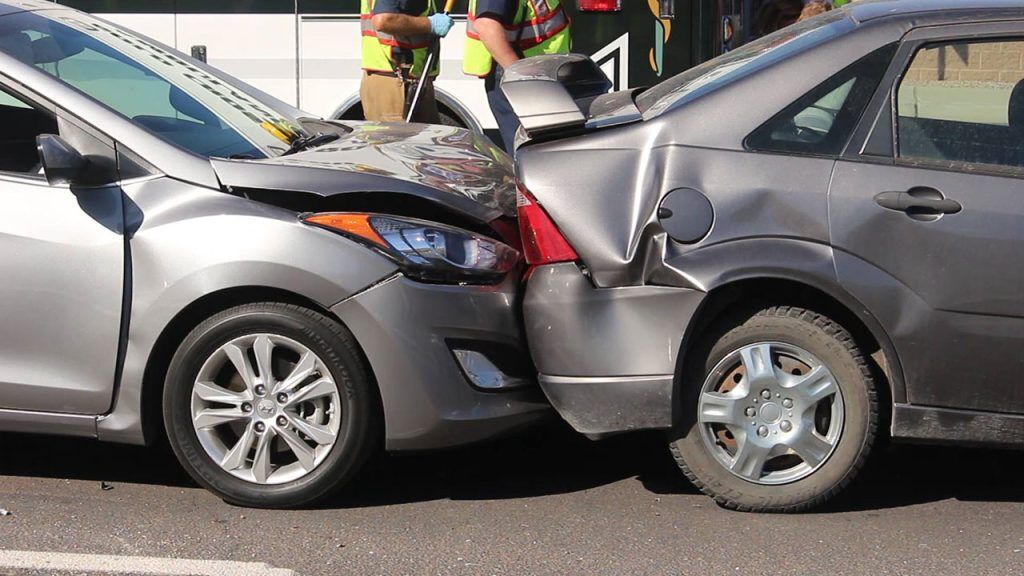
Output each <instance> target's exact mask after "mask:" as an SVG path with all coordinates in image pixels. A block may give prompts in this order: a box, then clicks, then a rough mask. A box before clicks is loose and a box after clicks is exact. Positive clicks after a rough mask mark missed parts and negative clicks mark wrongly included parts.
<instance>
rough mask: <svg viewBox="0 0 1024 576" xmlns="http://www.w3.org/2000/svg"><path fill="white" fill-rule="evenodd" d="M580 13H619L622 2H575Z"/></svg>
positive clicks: (599, 0)
mask: <svg viewBox="0 0 1024 576" xmlns="http://www.w3.org/2000/svg"><path fill="white" fill-rule="evenodd" d="M576 8H577V9H579V11H580V12H620V11H621V10H622V0H576Z"/></svg>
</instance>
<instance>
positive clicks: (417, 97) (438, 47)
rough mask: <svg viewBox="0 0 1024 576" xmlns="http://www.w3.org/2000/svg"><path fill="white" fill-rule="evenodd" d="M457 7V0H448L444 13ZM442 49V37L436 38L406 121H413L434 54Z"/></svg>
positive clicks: (432, 63) (428, 54) (417, 84)
mask: <svg viewBox="0 0 1024 576" xmlns="http://www.w3.org/2000/svg"><path fill="white" fill-rule="evenodd" d="M453 8H455V0H448V1H447V2H445V5H444V13H445V14H448V13H449V12H451V11H452V9H453ZM440 51H441V39H440V38H438V39H437V40H435V43H434V45H433V46H431V47H430V52H429V53H427V61H426V62H425V64H424V66H423V73H422V74H420V81H419V82H417V83H416V93H415V94H413V97H412V104H411V105H409V112H408V113H407V115H406V117H405V121H406V122H412V115H413V114H414V113H415V112H416V104H419V101H420V94H421V93H423V83H424V81H425V80H426V79H427V78H428V76H429V75H430V67H431V66H433V65H434V54H436V53H437V52H440Z"/></svg>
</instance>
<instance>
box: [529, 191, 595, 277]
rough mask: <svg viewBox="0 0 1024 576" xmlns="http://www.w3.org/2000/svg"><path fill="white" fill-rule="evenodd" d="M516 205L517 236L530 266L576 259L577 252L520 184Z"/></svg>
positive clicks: (577, 258)
mask: <svg viewBox="0 0 1024 576" xmlns="http://www.w3.org/2000/svg"><path fill="white" fill-rule="evenodd" d="M516 204H517V206H518V208H519V233H520V236H522V241H523V254H524V255H525V256H526V261H527V262H528V263H529V264H530V265H532V266H540V265H542V264H554V263H556V262H575V261H576V260H579V256H577V255H576V251H575V250H573V248H572V246H570V245H569V242H568V241H567V240H566V239H565V236H562V233H561V232H559V231H558V227H556V226H555V223H554V222H552V221H551V217H550V216H548V214H547V212H545V211H544V209H543V208H541V207H540V204H537V199H536V198H534V197H533V196H532V195H531V194H530V193H529V192H528V191H527V190H526V188H523V187H522V185H520V186H519V190H518V192H517V193H516Z"/></svg>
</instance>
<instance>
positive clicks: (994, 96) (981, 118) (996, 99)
mask: <svg viewBox="0 0 1024 576" xmlns="http://www.w3.org/2000/svg"><path fill="white" fill-rule="evenodd" d="M1021 80H1024V42H979V43H977V44H961V45H956V46H943V47H940V48H930V49H926V50H922V51H920V52H918V53H917V56H916V57H915V58H914V62H913V64H912V65H911V67H910V69H909V70H908V71H907V74H906V76H905V77H904V81H903V83H902V84H901V85H900V90H899V95H898V97H897V100H898V103H899V113H900V115H901V116H908V117H917V118H933V119H938V120H953V121H959V122H976V123H982V124H994V125H1001V126H1005V125H1007V123H1008V119H1009V114H1008V110H1009V104H1010V94H1011V93H1012V92H1013V88H1014V87H1015V86H1016V85H1017V83H1018V82H1020V81H1021Z"/></svg>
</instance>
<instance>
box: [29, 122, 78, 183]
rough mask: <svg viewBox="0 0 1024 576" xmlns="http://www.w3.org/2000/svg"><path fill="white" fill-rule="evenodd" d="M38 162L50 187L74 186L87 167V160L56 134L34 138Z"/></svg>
mask: <svg viewBox="0 0 1024 576" xmlns="http://www.w3.org/2000/svg"><path fill="white" fill-rule="evenodd" d="M36 148H37V149H38V150H39V161H40V162H41V163H42V166H43V174H45V175H46V181H47V182H48V183H49V184H50V185H51V186H58V185H65V184H74V183H76V182H77V181H78V179H79V178H80V176H82V174H83V173H84V172H85V169H86V168H87V167H88V166H89V160H88V159H87V158H85V157H84V156H82V154H81V153H80V152H79V151H78V150H76V149H75V147H74V146H72V145H71V144H68V143H67V141H65V140H64V139H63V138H61V137H60V136H57V135H56V134H41V135H39V136H37V137H36Z"/></svg>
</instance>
